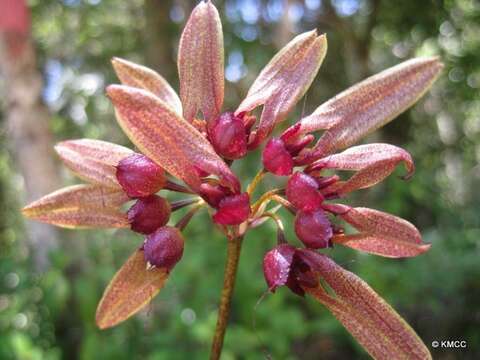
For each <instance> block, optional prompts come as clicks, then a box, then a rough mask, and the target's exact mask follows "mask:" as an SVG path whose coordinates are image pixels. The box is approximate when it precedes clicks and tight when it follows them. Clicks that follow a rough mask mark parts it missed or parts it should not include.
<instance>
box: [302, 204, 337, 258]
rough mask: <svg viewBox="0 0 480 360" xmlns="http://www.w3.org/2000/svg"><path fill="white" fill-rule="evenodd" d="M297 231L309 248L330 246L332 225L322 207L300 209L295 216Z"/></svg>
mask: <svg viewBox="0 0 480 360" xmlns="http://www.w3.org/2000/svg"><path fill="white" fill-rule="evenodd" d="M295 233H296V234H297V236H298V238H299V239H300V240H301V241H302V242H303V244H304V245H305V246H306V247H307V248H312V249H323V248H326V247H329V246H330V240H331V238H332V236H333V231H332V225H331V224H330V221H329V220H328V218H327V216H326V215H325V212H324V211H323V210H322V209H317V210H313V211H299V212H297V215H296V217H295Z"/></svg>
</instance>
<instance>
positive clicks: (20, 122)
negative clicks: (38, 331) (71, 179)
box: [0, 0, 59, 270]
mask: <svg viewBox="0 0 480 360" xmlns="http://www.w3.org/2000/svg"><path fill="white" fill-rule="evenodd" d="M0 9H1V11H0V72H1V73H2V76H3V77H4V79H5V85H6V88H5V90H4V93H5V96H6V109H5V114H6V127H7V134H8V139H9V140H10V141H9V145H10V148H11V151H12V153H13V155H14V157H15V159H16V164H17V165H18V171H19V172H20V173H21V174H22V175H23V178H24V181H25V191H26V195H27V201H32V200H34V199H37V198H39V197H40V196H43V195H45V194H46V193H48V192H50V191H52V190H54V189H55V188H57V187H58V185H59V176H58V171H57V168H56V164H55V160H54V159H55V156H54V155H53V153H52V149H53V143H52V137H51V133H50V129H49V117H50V115H49V113H48V110H47V108H46V107H45V105H44V104H43V103H42V99H41V93H42V87H43V85H42V77H41V74H40V73H39V71H38V70H37V63H36V58H35V49H34V47H33V44H32V39H31V37H30V14H29V11H28V9H27V6H26V4H25V1H23V0H0ZM27 230H28V234H29V236H28V242H29V247H30V251H31V257H32V259H33V262H34V266H35V267H36V268H37V269H38V270H45V269H46V268H47V266H48V253H49V252H50V251H51V250H52V249H54V248H56V247H57V245H58V236H57V233H56V231H55V230H54V228H53V227H51V226H49V225H45V224H40V223H37V222H35V223H34V222H28V224H27Z"/></svg>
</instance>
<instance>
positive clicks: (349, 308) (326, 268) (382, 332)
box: [301, 250, 432, 360]
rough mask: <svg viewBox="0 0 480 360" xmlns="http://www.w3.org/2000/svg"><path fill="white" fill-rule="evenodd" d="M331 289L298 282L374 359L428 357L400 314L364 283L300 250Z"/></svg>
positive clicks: (422, 359)
mask: <svg viewBox="0 0 480 360" xmlns="http://www.w3.org/2000/svg"><path fill="white" fill-rule="evenodd" d="M301 251H302V252H303V256H304V257H308V260H309V264H312V267H313V268H314V271H315V272H316V273H317V274H318V276H320V278H322V279H323V280H324V281H325V282H326V283H327V284H328V286H329V287H330V288H331V289H332V290H333V292H334V295H331V294H329V293H327V292H326V291H325V289H324V288H323V287H322V285H321V283H319V285H318V286H316V287H306V286H302V287H303V289H304V290H305V292H306V293H308V294H310V295H311V296H313V297H314V298H315V299H316V300H317V301H319V302H320V303H322V304H323V305H325V306H326V307H327V308H328V309H329V310H330V312H331V313H332V314H333V315H334V316H335V317H336V318H337V319H338V320H339V321H340V322H341V323H342V324H343V326H345V328H346V329H347V330H348V331H349V332H350V334H352V336H353V337H354V338H355V339H356V340H357V341H358V342H359V343H360V344H361V345H362V346H363V348H364V349H365V350H366V351H367V352H368V353H369V354H370V355H371V356H372V357H373V358H374V359H385V360H390V359H418V360H425V359H431V358H432V356H431V355H430V352H429V350H428V348H427V347H426V346H425V344H424V343H423V342H422V340H421V339H420V338H419V337H418V335H417V334H416V333H415V331H414V330H413V329H412V328H411V327H410V326H409V325H408V324H407V323H406V322H405V320H403V319H402V318H401V317H400V315H399V314H398V313H397V312H396V311H395V310H394V309H393V308H392V307H391V306H390V305H389V304H387V303H386V302H385V300H383V299H382V298H381V297H380V296H379V295H378V294H377V293H376V292H375V291H374V290H373V289H372V288H371V287H370V286H369V285H368V284H367V283H365V282H364V281H363V280H362V279H360V278H359V277H358V276H356V275H355V274H353V273H351V272H350V271H347V270H345V269H343V268H342V267H340V266H339V265H338V264H336V263H335V262H334V261H333V260H332V259H330V258H328V257H327V256H325V255H321V254H318V253H315V252H313V251H310V250H301Z"/></svg>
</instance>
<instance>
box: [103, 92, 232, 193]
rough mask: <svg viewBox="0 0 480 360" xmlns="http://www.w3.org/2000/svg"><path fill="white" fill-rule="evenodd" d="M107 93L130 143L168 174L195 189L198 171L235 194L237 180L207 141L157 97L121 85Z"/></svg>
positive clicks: (197, 186) (197, 185)
mask: <svg viewBox="0 0 480 360" xmlns="http://www.w3.org/2000/svg"><path fill="white" fill-rule="evenodd" d="M107 93H108V96H109V97H110V99H111V100H112V102H113V104H114V106H115V110H116V114H117V120H118V122H119V124H120V126H121V127H122V129H123V130H124V131H125V133H126V134H127V136H128V137H129V138H130V140H131V141H132V142H133V143H134V144H135V145H136V146H137V147H138V148H139V149H140V150H141V151H142V152H143V153H144V154H145V155H147V156H148V157H150V158H151V159H152V160H154V161H155V162H156V163H157V164H158V165H160V166H161V167H162V168H164V169H165V170H166V171H168V172H169V173H170V174H172V175H173V176H175V177H178V178H179V179H182V180H183V181H185V183H187V184H188V185H189V186H190V187H191V188H192V189H194V190H197V189H198V188H199V186H200V178H199V176H198V171H197V169H200V170H203V171H205V172H206V173H208V174H214V175H217V176H218V177H219V178H220V179H221V181H222V182H223V184H225V185H227V186H229V187H230V188H231V189H232V190H233V191H235V192H238V191H239V189H240V183H239V181H238V179H237V177H236V176H235V175H234V174H233V173H232V171H231V170H230V168H229V167H228V166H227V165H226V164H225V162H224V161H223V160H222V159H221V158H220V157H219V156H218V155H217V154H216V153H215V151H214V149H213V148H212V146H211V144H210V143H209V142H208V140H207V139H206V138H205V137H204V136H203V135H202V134H201V133H200V132H198V131H197V129H195V128H194V127H193V126H192V125H191V124H190V123H188V122H187V121H185V120H184V119H183V118H182V117H180V116H179V115H178V114H177V113H176V112H175V111H173V110H172V109H171V108H170V107H169V106H167V105H166V104H165V103H164V102H163V101H161V100H160V99H159V98H158V97H156V96H153V95H152V94H151V93H150V92H148V91H145V90H141V89H136V88H132V87H129V86H124V85H111V86H109V87H108V88H107Z"/></svg>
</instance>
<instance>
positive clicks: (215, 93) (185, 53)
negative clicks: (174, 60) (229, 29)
mask: <svg viewBox="0 0 480 360" xmlns="http://www.w3.org/2000/svg"><path fill="white" fill-rule="evenodd" d="M223 57H224V55H223V34H222V23H221V21H220V16H219V15H218V11H217V9H216V8H215V6H214V5H213V4H212V3H211V2H210V0H207V1H201V2H200V3H199V4H198V5H197V6H196V7H195V9H194V10H193V12H192V14H191V15H190V18H189V19H188V22H187V24H186V25H185V29H184V30H183V33H182V37H181V38H180V45H179V48H178V74H179V77H180V97H181V99H182V104H183V116H184V118H185V119H186V120H187V121H188V122H190V123H191V122H192V121H193V119H194V117H195V115H197V113H198V110H201V111H202V113H203V116H204V117H205V119H207V120H213V119H215V118H216V117H217V116H218V115H219V114H220V111H221V108H222V104H223V95H224V69H223V61H224V60H223Z"/></svg>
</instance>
